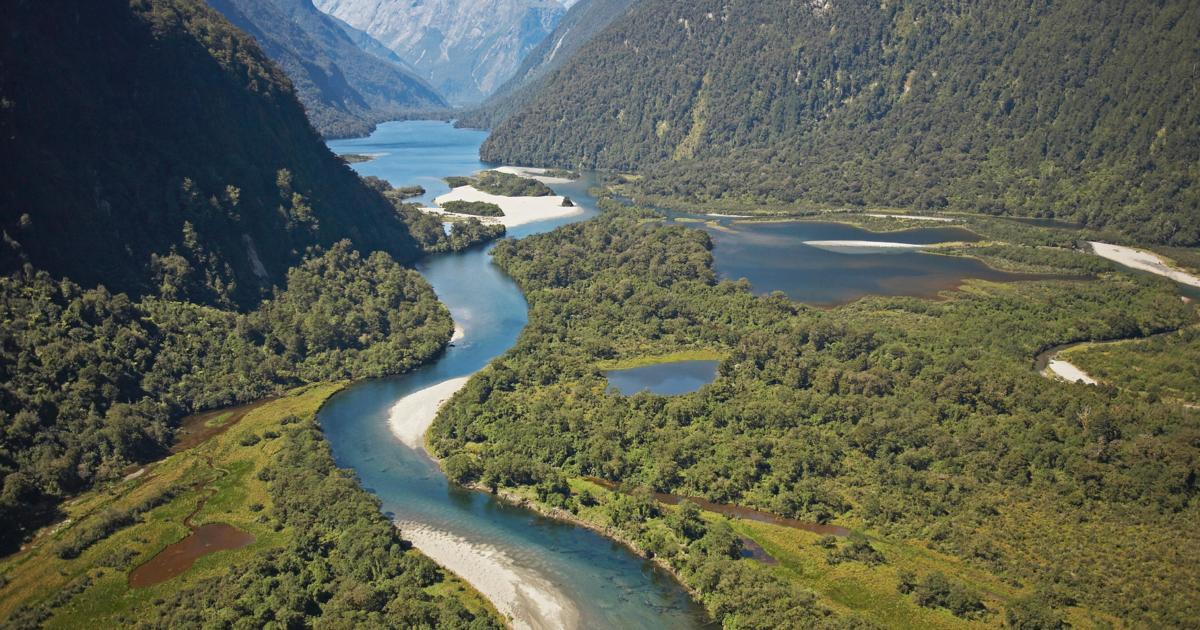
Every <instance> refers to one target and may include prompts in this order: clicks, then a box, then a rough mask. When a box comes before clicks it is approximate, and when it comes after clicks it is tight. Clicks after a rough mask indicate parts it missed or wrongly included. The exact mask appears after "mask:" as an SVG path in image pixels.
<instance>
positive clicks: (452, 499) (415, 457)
mask: <svg viewBox="0 0 1200 630" xmlns="http://www.w3.org/2000/svg"><path fill="white" fill-rule="evenodd" d="M484 137H485V134H484V133H482V132H479V131H473V130H464V129H454V128H453V127H451V126H450V125H448V124H444V123H432V122H424V121H420V122H402V123H387V124H384V125H380V127H379V129H378V130H377V131H376V133H375V134H373V135H372V136H371V137H370V138H364V139H354V140H342V141H334V142H331V143H330V147H331V148H332V149H333V150H334V151H335V152H338V153H387V155H385V156H383V157H381V158H379V159H377V160H375V161H372V162H364V163H361V164H356V165H354V166H355V168H356V170H358V171H359V172H360V173H363V174H369V175H376V176H378V177H382V178H384V179H387V180H388V181H390V182H391V183H392V184H393V185H395V186H402V185H411V184H414V183H419V184H421V185H423V186H425V188H426V190H427V191H429V192H428V195H427V197H433V196H436V195H438V194H441V192H444V190H445V189H446V187H445V186H444V184H441V182H440V179H439V178H440V177H442V176H446V175H466V174H470V173H472V172H474V171H476V170H479V169H481V168H485V165H483V164H481V163H480V162H479V161H478V151H479V144H480V143H481V142H482V141H483V138H484ZM588 183H589V182H587V181H580V182H573V183H571V184H565V185H555V186H553V188H554V189H555V191H556V192H557V193H559V194H564V195H567V196H569V197H571V199H572V200H574V201H575V202H576V203H577V204H578V205H579V206H580V207H582V208H583V209H584V210H585V212H584V213H583V214H581V215H577V216H573V217H570V218H567V219H560V220H554V221H547V222H542V223H533V224H528V225H524V226H520V227H517V228H513V229H511V230H509V235H510V236H512V237H517V238H520V237H522V236H527V235H529V234H534V233H538V232H544V231H547V230H551V229H553V228H555V227H558V226H560V225H564V224H566V223H570V222H574V221H580V220H583V219H586V218H588V217H591V216H594V215H595V213H596V208H595V200H594V199H592V198H591V197H590V196H589V195H588V194H587V186H588ZM418 269H419V270H420V271H421V273H422V275H423V276H424V277H425V279H426V280H428V281H429V283H430V284H431V285H432V286H433V288H434V290H435V291H436V292H437V294H438V298H440V299H441V300H442V302H444V303H445V304H446V306H447V307H448V308H449V309H450V313H451V315H452V316H453V317H454V321H455V323H457V324H458V325H459V326H461V327H462V328H463V337H462V338H461V339H459V340H458V341H456V342H455V344H454V345H453V347H451V348H449V349H448V350H447V351H446V353H445V354H444V355H443V356H442V357H441V358H440V359H439V360H438V361H437V362H435V363H433V364H431V365H428V366H425V367H424V368H422V369H419V370H417V371H415V372H412V373H409V374H406V375H402V376H399V377H394V378H386V379H379V380H374V381H366V382H363V383H359V384H356V385H354V386H352V387H350V388H348V389H346V390H345V391H343V392H342V393H340V394H338V395H337V396H335V397H334V398H333V399H331V400H330V401H329V403H328V404H326V405H325V407H324V408H323V409H322V411H321V414H320V422H321V425H322V427H323V429H324V431H325V435H326V438H327V439H328V440H329V443H330V445H331V446H332V448H333V454H334V458H335V460H336V461H337V463H338V465H339V466H342V467H345V468H350V469H353V470H354V471H356V472H357V473H358V476H359V478H360V479H361V481H362V484H363V486H364V487H366V488H367V489H368V490H370V491H371V492H373V493H375V494H376V495H377V496H378V497H379V499H380V500H381V501H382V503H383V509H384V510H385V511H386V512H388V513H390V515H392V516H393V517H394V518H395V519H396V520H397V521H399V522H402V523H404V524H405V525H404V526H403V527H402V529H404V528H405V527H407V528H420V529H422V530H426V531H434V532H437V533H438V534H440V535H442V536H443V537H444V539H445V540H449V541H453V544H456V545H461V546H463V547H464V548H472V549H475V550H482V552H483V553H485V554H487V555H488V557H489V558H490V559H492V560H495V561H497V562H498V566H500V567H501V568H503V569H505V570H506V571H507V572H506V571H500V572H497V573H499V574H501V575H499V577H496V576H493V577H496V579H505V576H510V577H511V576H521V578H522V579H527V580H531V581H534V582H537V583H540V584H543V585H547V586H548V587H549V588H551V589H552V590H554V591H556V592H557V594H558V595H560V596H562V597H565V598H567V599H569V600H570V606H571V607H572V608H573V610H572V611H570V613H569V614H568V615H565V616H564V617H563V619H568V620H569V621H570V623H571V624H573V625H577V626H578V627H584V628H695V627H702V626H705V625H706V616H705V614H704V611H703V610H702V609H701V608H700V607H699V606H698V605H697V604H695V603H694V602H692V601H691V599H690V598H689V597H688V595H687V593H686V592H685V591H684V590H683V588H682V587H680V586H679V584H677V583H676V582H675V581H674V580H673V579H672V578H671V577H670V576H669V575H667V574H666V573H664V572H663V571H662V570H660V569H658V568H657V567H655V566H654V565H653V564H651V563H650V562H647V561H646V560H644V559H642V558H640V557H638V556H637V555H635V554H633V553H631V552H630V551H628V550H627V549H626V548H624V547H622V546H620V545H618V544H616V543H613V542H611V541H610V540H608V539H606V538H604V537H602V536H600V535H599V534H596V533H594V532H592V531H590V530H587V529H584V528H581V527H577V526H574V525H569V524H565V523H561V522H558V521H554V520H551V519H547V518H544V517H542V516H539V515H538V514H536V513H535V512H532V511H529V510H526V509H523V508H518V507H513V506H510V505H506V504H505V503H503V502H501V501H498V500H497V499H495V498H494V497H492V496H491V495H488V494H485V493H481V492H475V491H468V490H463V489H460V488H456V487H453V486H451V485H450V484H449V482H448V481H447V480H446V478H445V477H444V476H443V475H442V473H441V471H440V470H439V469H438V467H437V466H436V464H434V463H433V462H432V461H431V460H430V459H429V457H428V456H427V455H425V453H424V452H423V451H419V450H414V449H412V448H409V447H407V446H405V445H404V444H403V443H401V442H400V441H399V440H397V439H396V438H395V437H394V436H393V434H392V433H391V430H390V428H389V426H388V419H389V416H390V414H391V413H392V407H393V405H394V403H395V402H396V401H397V400H399V399H400V398H402V397H404V396H406V395H408V394H411V393H413V392H415V391H418V390H421V389H424V388H427V387H430V386H433V385H436V384H438V383H442V382H444V381H447V380H450V379H454V378H461V377H464V376H468V375H470V374H473V373H474V372H476V371H478V370H480V369H481V368H483V367H484V366H485V365H487V364H488V362H489V361H491V360H492V359H493V358H495V357H497V356H499V355H500V354H501V353H503V352H504V351H505V350H507V349H508V348H509V347H511V346H512V345H513V344H514V343H515V342H516V340H517V335H518V334H520V332H521V329H522V328H524V326H525V323H526V321H527V319H526V310H527V307H526V303H525V299H524V297H523V296H522V295H521V292H520V290H519V289H518V288H517V286H516V284H514V283H513V282H512V280H510V279H509V278H508V277H507V276H506V275H505V274H504V273H503V272H501V271H500V270H499V268H497V267H496V266H495V265H493V264H492V262H491V259H490V257H489V255H488V253H487V250H486V249H475V250H471V251H468V252H466V253H461V254H447V255H441V256H435V257H432V258H430V259H428V260H426V261H425V262H423V263H422V264H420V265H419V267H418ZM535 625H536V624H535Z"/></svg>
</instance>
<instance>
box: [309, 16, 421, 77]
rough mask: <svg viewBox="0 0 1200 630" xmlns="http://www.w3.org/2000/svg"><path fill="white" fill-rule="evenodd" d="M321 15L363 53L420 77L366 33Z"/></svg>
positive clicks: (401, 59)
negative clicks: (330, 21)
mask: <svg viewBox="0 0 1200 630" xmlns="http://www.w3.org/2000/svg"><path fill="white" fill-rule="evenodd" d="M323 15H325V16H326V17H328V18H329V19H330V20H333V23H334V24H337V25H338V28H340V29H342V31H343V32H345V33H346V35H347V36H348V37H349V38H350V41H352V42H354V45H355V46H358V47H359V49H361V50H362V51H363V52H365V53H367V54H369V55H371V56H373V57H376V58H378V59H382V60H384V61H387V62H389V63H394V64H396V65H397V66H400V67H401V68H403V69H404V71H405V72H408V73H409V74H412V75H415V76H418V77H419V76H420V75H421V73H420V72H418V71H417V69H416V68H414V67H412V66H411V65H409V63H408V62H407V61H405V60H404V59H403V58H401V57H400V55H397V54H396V51H394V50H392V49H391V48H388V47H387V46H384V45H383V44H381V43H380V42H379V40H377V39H375V38H374V37H371V36H370V35H368V34H367V32H366V31H360V30H358V29H356V28H354V27H353V26H350V25H349V24H347V23H345V22H343V21H341V20H339V19H337V18H335V17H333V16H332V15H329V14H328V13H325V14H323Z"/></svg>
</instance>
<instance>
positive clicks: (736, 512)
mask: <svg viewBox="0 0 1200 630" xmlns="http://www.w3.org/2000/svg"><path fill="white" fill-rule="evenodd" d="M586 479H587V480H588V481H590V482H592V483H594V484H596V485H599V486H604V487H605V488H608V489H609V490H617V489H618V485H617V484H615V483H613V482H611V481H609V480H607V479H600V478H599V477H586ZM653 496H654V500H655V501H658V502H660V503H666V504H667V505H679V504H680V503H682V502H683V501H685V500H687V501H691V502H692V503H695V504H696V505H697V506H698V507H699V508H700V509H702V510H705V511H708V512H716V513H718V514H723V515H725V516H728V517H730V518H744V519H746V520H748V521H757V522H759V523H769V524H771V525H779V526H782V527H790V528H792V529H800V530H803V531H806V532H811V533H813V534H820V535H822V536H849V535H850V530H848V529H846V528H845V527H842V526H841V525H829V524H826V523H813V522H811V521H799V520H796V519H794V518H784V517H782V516H779V515H777V514H771V513H770V512H763V511H761V510H755V509H752V508H748V507H742V506H740V505H729V504H727V503H713V502H712V501H709V500H707V499H701V498H699V497H685V496H680V495H677V494H667V493H665V492H655V493H653Z"/></svg>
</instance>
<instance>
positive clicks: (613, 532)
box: [468, 481, 704, 602]
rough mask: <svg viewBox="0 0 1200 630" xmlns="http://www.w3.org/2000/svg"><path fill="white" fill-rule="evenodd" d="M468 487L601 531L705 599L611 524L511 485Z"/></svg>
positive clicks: (662, 562)
mask: <svg viewBox="0 0 1200 630" xmlns="http://www.w3.org/2000/svg"><path fill="white" fill-rule="evenodd" d="M583 483H589V484H591V482H589V481H583ZM592 485H595V484H592ZM468 487H470V488H471V489H472V490H477V491H479V492H489V493H491V494H492V495H493V496H495V497H496V498H498V499H500V500H501V501H504V502H505V503H508V504H509V505H512V506H515V507H520V508H524V509H526V510H532V511H534V512H537V513H538V514H541V515H542V516H545V517H546V518H552V519H555V520H558V521H562V522H564V523H570V524H572V525H575V526H577V527H582V528H584V529H589V530H591V531H594V532H596V533H597V534H600V535H601V536H604V537H605V538H607V539H609V540H611V541H613V542H615V543H617V544H619V545H621V546H622V547H625V548H626V549H628V550H630V551H632V552H633V553H635V554H637V555H638V556H641V557H642V558H645V559H646V560H648V561H650V562H651V563H653V564H654V565H655V566H657V567H658V568H660V569H662V570H663V571H665V572H667V573H669V574H670V575H671V577H672V578H674V579H675V581H676V582H678V583H679V585H680V586H682V587H683V589H684V590H686V591H687V592H688V595H690V596H691V597H692V599H693V600H695V601H697V602H702V601H703V597H704V596H703V594H702V593H701V592H700V591H698V590H696V589H695V588H693V587H692V585H690V584H688V583H687V582H686V581H684V579H683V575H682V574H681V573H679V571H677V570H676V569H675V567H674V566H672V565H671V563H670V562H667V561H666V560H664V559H662V558H661V557H658V556H656V555H654V554H653V553H651V552H650V551H649V550H647V549H645V548H644V547H642V546H641V545H639V544H638V543H637V542H636V541H634V540H631V539H630V538H629V537H627V536H625V534H624V533H623V532H621V530H619V529H616V528H614V527H610V526H608V525H601V524H600V523H596V522H594V521H589V520H588V519H586V518H583V517H582V516H579V515H578V514H574V513H572V512H569V511H567V510H564V509H561V508H556V507H551V506H549V505H545V504H543V503H541V502H539V501H536V500H534V499H532V498H530V497H526V496H522V495H521V494H519V493H517V492H516V491H515V490H512V489H510V488H498V489H497V490H496V491H495V492H492V491H491V489H490V488H488V487H486V486H484V485H482V484H479V483H475V484H471V485H470V486H468ZM596 488H597V489H598V491H605V492H607V490H605V489H603V488H602V487H601V486H596Z"/></svg>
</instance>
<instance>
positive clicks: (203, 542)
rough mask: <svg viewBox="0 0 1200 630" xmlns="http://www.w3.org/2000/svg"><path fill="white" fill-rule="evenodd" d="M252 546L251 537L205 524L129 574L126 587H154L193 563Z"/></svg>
mask: <svg viewBox="0 0 1200 630" xmlns="http://www.w3.org/2000/svg"><path fill="white" fill-rule="evenodd" d="M252 542H254V536H253V535H251V534H248V533H246V532H244V531H242V530H240V529H238V528H236V527H234V526H232V525H226V524H225V523H209V524H208V525H201V526H200V527H197V528H195V529H194V530H192V533H191V534H188V535H187V537H185V538H184V539H183V540H181V541H179V542H177V543H174V544H171V545H168V546H167V547H166V548H165V549H163V550H162V551H160V552H158V554H157V555H155V556H154V557H153V558H151V559H150V561H149V562H147V563H145V564H143V565H141V566H139V567H138V568H136V569H134V570H133V571H132V572H131V573H130V574H129V586H131V587H133V588H143V587H146V586H154V585H155V584H159V583H161V582H166V581H167V580H169V579H171V578H173V577H175V576H177V575H179V574H181V573H183V572H184V571H187V570H188V569H190V568H192V565H193V564H195V563H196V560H198V559H200V558H203V557H204V556H207V555H208V554H210V553H216V552H218V551H224V550H226V549H240V548H242V547H245V546H246V545H249V544H250V543H252Z"/></svg>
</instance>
